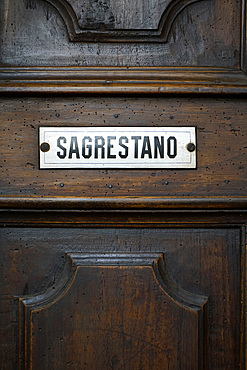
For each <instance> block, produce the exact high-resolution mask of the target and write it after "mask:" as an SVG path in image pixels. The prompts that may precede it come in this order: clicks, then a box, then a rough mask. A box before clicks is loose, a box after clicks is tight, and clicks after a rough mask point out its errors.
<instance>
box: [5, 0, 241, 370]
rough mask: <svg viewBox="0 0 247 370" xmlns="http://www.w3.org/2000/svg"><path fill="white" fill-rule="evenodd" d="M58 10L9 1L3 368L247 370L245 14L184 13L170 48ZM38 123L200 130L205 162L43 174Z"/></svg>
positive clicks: (217, 0)
mask: <svg viewBox="0 0 247 370" xmlns="http://www.w3.org/2000/svg"><path fill="white" fill-rule="evenodd" d="M70 1H71V2H73V6H75V7H77V10H80V2H79V0H78V1H76V0H70ZM52 2H53V3H54V4H55V3H57V4H58V3H59V2H60V3H61V0H49V4H48V2H47V1H44V0H13V1H10V0H2V1H0V48H1V52H0V65H1V68H0V81H1V82H0V92H1V100H0V208H1V212H0V227H1V228H0V315H1V325H0V341H1V346H0V368H1V369H3V370H5V369H6V370H7V369H8V370H9V369H13V370H16V369H18V368H19V369H25V370H27V369H33V370H35V369H39V368H40V369H42V370H43V369H48V370H49V369H67V368H74V369H90V370H94V369H95V370H98V369H101V368H102V369H107V370H108V369H115V370H117V369H118V370H120V369H122V368H125V369H129V370H132V369H133V368H136V369H137V368H141V369H143V370H151V369H152V370H153V369H168V368H171V369H172V370H173V369H174V370H175V369H186V370H187V369H208V370H209V369H210V370H211V369H212V370H216V369H217V370H218V369H227V368H229V369H234V370H235V369H239V368H240V369H241V370H244V369H245V368H246V356H245V352H246V328H245V322H246V321H245V318H246V313H245V303H246V279H245V271H246V226H245V225H246V223H247V218H246V217H247V216H246V209H247V206H246V205H247V193H246V166H247V163H246V150H247V145H246V142H247V141H246V131H247V126H246V115H247V105H246V98H245V95H244V94H245V93H246V88H247V87H246V86H247V84H246V74H245V73H246V1H245V0H241V1H240V0H239V1H237V0H236V1H233V0H225V1H222V0H203V1H197V2H194V1H189V0H188V1H187V0H185V1H181V2H179V1H178V0H174V1H173V2H171V4H173V5H174V4H175V3H176V4H179V3H183V4H185V3H186V4H187V3H191V4H190V5H189V6H187V7H186V8H184V9H183V10H182V11H181V12H180V13H179V14H178V15H177V16H176V17H175V18H174V19H173V20H172V22H170V23H172V24H170V25H171V28H170V30H169V32H168V34H167V36H168V37H167V38H166V37H164V39H163V40H162V42H161V43H160V42H159V43H156V42H155V43H152V42H146V41H147V40H146V41H145V40H144V39H142V40H141V39H139V40H138V41H140V42H126V41H128V40H126V39H124V37H123V38H122V39H121V37H120V36H117V38H116V39H115V41H117V42H112V43H111V42H109V41H110V37H109V36H111V33H110V31H111V30H112V29H111V27H110V25H109V22H110V21H111V14H109V11H108V10H109V9H108V10H107V11H108V13H107V14H108V15H107V14H106V13H97V14H92V17H91V15H90V14H91V13H90V12H91V10H90V7H91V5H92V2H89V1H86V0H84V1H83V4H86V5H88V8H89V10H88V9H87V17H86V18H87V20H86V23H85V22H84V21H85V19H84V20H83V19H82V18H81V19H80V25H81V27H82V28H83V27H91V26H92V24H94V25H97V24H98V26H99V28H101V31H102V29H105V30H106V36H107V32H108V36H107V37H108V39H107V40H105V41H108V42H107V43H104V42H96V41H97V40H95V39H94V40H91V41H92V42H80V43H79V42H71V41H70V40H69V36H68V33H67V29H66V25H65V23H64V21H63V19H62V17H61V16H60V15H59V12H58V11H56V9H55V8H54V7H53V6H52V5H51V3H52ZM63 3H64V4H65V2H63ZM113 3H114V4H115V5H116V4H120V3H121V4H125V5H126V6H125V10H126V13H124V14H122V13H121V12H120V11H119V9H120V8H119V9H117V10H116V11H115V21H116V18H117V19H118V21H117V22H118V23H117V27H122V26H123V27H127V28H128V27H129V28H131V29H132V30H131V29H130V30H129V31H131V32H132V31H133V27H134V28H136V27H137V28H138V27H139V28H140V29H141V28H142V27H144V25H145V27H146V26H147V27H148V29H149V30H151V29H152V28H153V27H156V26H155V25H157V21H158V16H160V15H161V14H158V13H160V12H161V11H160V9H161V8H160V7H161V2H160V1H158V3H159V8H156V7H155V14H154V17H152V18H148V16H149V15H148V14H147V13H146V11H145V10H144V8H142V4H144V2H141V1H139V0H138V2H137V3H138V6H137V14H138V17H139V18H137V19H136V18H135V17H134V16H135V15H134V14H133V4H134V3H132V2H131V1H129V2H126V1H124V0H121V1H120V0H117V1H116V2H113V1H111V0H109V1H108V0H107V1H106V2H105V5H106V7H107V4H108V5H109V4H113ZM168 3H170V1H168V0H167V1H166V2H165V4H166V5H168ZM66 4H68V2H66ZM95 4H96V3H95ZM145 4H149V5H150V6H151V5H153V4H154V0H149V1H146V2H145ZM162 4H163V5H164V3H163V2H162ZM98 5H99V4H98ZM101 5H102V4H101ZM163 5H162V6H163ZM131 6H132V8H131ZM151 8H152V6H151ZM157 9H159V10H157ZM143 10H144V11H143ZM116 15H117V16H116ZM141 15H142V16H141ZM89 16H90V17H91V20H90V17H89ZM108 16H109V17H110V18H109V17H108ZM171 19H172V18H171V17H170V20H171ZM90 22H91V24H90ZM110 23H111V22H110ZM98 26H97V27H98ZM107 28H108V30H107ZM142 31H143V30H142ZM139 32H141V31H140V30H139ZM114 34H115V33H114ZM116 34H118V33H117V32H116ZM118 35H119V34H118ZM163 36H164V35H163ZM100 37H101V36H100ZM107 37H106V38H107ZM118 37H119V38H118ZM101 41H102V39H101ZM129 41H133V40H129ZM134 41H137V40H134ZM156 41H157V40H156ZM158 41H161V40H158ZM163 41H167V43H165V42H163ZM103 66H104V68H103ZM158 66H159V68H158ZM120 67H121V68H120ZM6 93H7V94H6ZM16 93H17V94H16ZM92 93H93V94H94V95H92ZM188 93H189V95H188ZM33 94H35V95H33ZM117 94H118V95H117ZM124 94H125V95H124ZM127 94H128V95H127ZM130 94H131V95H130ZM172 94H173V95H172ZM186 94H187V95H186ZM210 94H214V95H210ZM42 125H43V126H44V125H48V126H80V125H82V126H95V127H99V129H100V126H111V127H113V126H138V127H157V126H161V127H163V126H196V127H197V143H198V147H197V152H198V153H197V163H198V166H197V169H196V170H179V171H174V170H145V169H144V170H138V171H137V170H133V171H129V170H128V171H127V170H83V171H81V170H76V171H72V170H71V171H63V170H57V171H50V170H48V171H47V170H43V171H41V170H39V157H38V127H39V126H42ZM163 255H164V260H163ZM86 260H87V262H85V261H86Z"/></svg>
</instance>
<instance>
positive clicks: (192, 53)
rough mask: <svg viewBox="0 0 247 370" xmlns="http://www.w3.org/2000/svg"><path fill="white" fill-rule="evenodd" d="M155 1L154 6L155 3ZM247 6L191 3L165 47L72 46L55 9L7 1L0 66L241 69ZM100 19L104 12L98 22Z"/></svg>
mask: <svg viewBox="0 0 247 370" xmlns="http://www.w3.org/2000/svg"><path fill="white" fill-rule="evenodd" d="M150 2H151V3H152V4H153V3H154V0H152V1H151V0H150ZM181 2H183V3H185V1H181ZM74 3H75V2H74ZM77 3H78V4H79V2H77ZM106 3H107V2H106ZM121 3H122V4H127V5H124V9H125V13H124V14H125V19H133V14H131V7H130V6H128V4H131V3H132V2H130V1H128V2H125V1H121ZM142 3H143V2H141V1H138V3H137V2H135V4H136V10H135V12H136V13H137V16H138V17H139V18H137V19H139V21H138V22H139V23H140V22H141V17H140V15H141V14H143V11H142V9H143V6H142ZM144 3H145V4H146V1H145V2H144ZM242 3H244V0H243V1H235V0H226V1H222V0H207V1H205V0H201V1H198V2H195V3H192V4H191V5H189V6H187V7H186V8H185V9H184V10H183V11H182V12H181V13H179V15H178V16H177V17H176V19H175V21H174V23H173V25H172V28H171V31H170V33H169V38H168V42H167V43H166V44H164V43H161V44H159V43H145V42H139V43H128V42H126V43H116V42H113V43H96V42H89V43H85V42H84V43H83V42H82V43H77V42H75V43H71V42H69V37H68V34H67V30H66V26H65V23H64V21H63V19H62V17H61V16H60V15H59V13H58V12H57V11H56V9H55V8H54V7H53V6H52V5H51V4H49V3H47V2H46V1H44V0H12V1H9V0H2V1H1V2H0V17H1V22H0V40H1V53H0V63H1V64H2V65H4V66H14V65H15V66H30V65H32V66H61V65H63V66H69V65H70V66H92V65H94V66H145V65H146V66H192V65H193V66H208V67H213V66H217V67H226V68H238V67H239V66H240V63H239V58H240V53H241V51H240V45H241V39H240V38H241V36H240V32H239V29H240V27H241V19H240V17H241V7H242ZM96 5H97V3H96ZM132 8H133V7H132ZM155 9H156V8H155ZM149 15H150V14H149ZM222 15H224V16H222ZM100 16H101V17H102V12H101V13H100V15H98V18H99V17H100ZM159 16H160V14H159ZM152 18H153V17H152ZM106 21H107V19H104V22H105V23H106ZM104 22H103V21H102V26H103V27H104Z"/></svg>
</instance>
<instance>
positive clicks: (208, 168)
mask: <svg viewBox="0 0 247 370" xmlns="http://www.w3.org/2000/svg"><path fill="white" fill-rule="evenodd" d="M246 108H247V106H246V100H245V99H243V98H235V99H233V98H232V99H231V98H227V99H222V98H219V99H212V98H210V97H209V98H204V99H200V98H194V97H193V98H188V97H186V98H180V97H167V98H139V97H136V98H130V97H128V98H127V97H126V98H116V97H104V98H93V97H92V98H90V97H85V98H83V97H74V98H72V97H66V98H65V97H57V98H52V97H40V98H34V97H26V98H24V99H22V98H5V99H2V109H1V116H0V122H1V123H0V127H1V137H0V140H1V146H0V151H1V157H0V161H1V168H0V171H1V172H0V173H1V190H0V192H1V194H0V195H1V196H2V197H4V198H2V199H1V200H2V202H1V204H2V206H4V207H8V202H9V206H11V207H15V205H16V206H17V207H20V206H24V207H25V206H27V207H31V208H32V207H36V206H37V207H38V208H41V207H45V208H46V207H48V208H53V207H54V208H56V207H60V208H61V207H62V208H63V207H64V208H66V207H69V208H70V209H72V208H73V207H75V208H77V209H83V208H84V207H85V208H90V209H93V208H94V207H95V208H97V209H99V208H101V209H103V208H104V207H107V208H110V207H111V206H112V207H113V208H114V209H118V207H119V208H121V209H124V208H125V209H126V208H128V207H131V208H135V207H136V208H143V207H144V208H145V207H147V208H149V209H150V208H156V207H158V208H161V209H162V208H175V209H176V208H177V209H178V208H180V209H185V208H186V207H188V208H190V209H192V208H193V207H194V209H196V208H201V209H202V208H204V209H206V208H207V207H212V208H214V207H215V208H217V207H218V209H220V208H225V209H227V208H228V209H230V207H231V204H232V205H233V207H236V209H237V208H240V209H241V208H242V209H244V208H245V207H246V166H247V164H246V129H247V127H246V120H245V116H246V114H247V111H246ZM42 125H43V126H44V125H45V126H49V125H50V126H61V127H62V126H78V125H81V126H95V127H100V126H109V127H111V126H128V125H129V126H137V127H138V126H139V127H145V126H148V127H152V126H154V127H156V126H160V127H163V126H173V125H174V126H186V125H189V126H196V127H197V143H198V149H197V163H198V166H197V169H196V170H178V171H171V170H154V171H150V170H145V169H143V170H134V171H131V170H83V171H80V170H70V171H63V170H53V171H51V170H42V171H40V170H39V159H38V154H39V153H38V127H39V126H42ZM138 197H139V199H136V198H138ZM142 197H143V198H145V199H146V203H145V199H144V200H143V201H142V200H141V198H142ZM187 197H188V198H189V199H186V198H187ZM207 197H208V198H207ZM123 198H126V199H123ZM169 198H170V199H169ZM203 198H204V199H203ZM193 199H195V201H193ZM197 199H198V200H197ZM231 202H233V203H231ZM18 204H19V206H18ZM100 204H101V205H100ZM145 204H146V205H145ZM193 204H194V205H193ZM208 204H212V205H211V206H210V205H209V206H208ZM213 204H214V205H213Z"/></svg>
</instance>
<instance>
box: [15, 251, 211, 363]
mask: <svg viewBox="0 0 247 370" xmlns="http://www.w3.org/2000/svg"><path fill="white" fill-rule="evenodd" d="M69 258H70V259H71V266H70V267H69V268H67V270H68V272H67V273H69V275H68V276H66V277H67V279H66V281H64V282H63V283H61V282H60V281H58V286H54V287H53V289H52V290H51V291H48V292H47V294H44V295H41V296H36V297H29V298H27V299H21V300H20V306H21V310H22V311H23V314H25V316H24V317H25V318H24V328H25V329H24V332H23V334H22V338H23V339H24V336H23V335H24V333H25V343H27V345H26V346H25V347H26V349H25V350H24V349H23V350H24V363H25V364H26V365H25V367H26V368H28V367H29V366H28V364H31V366H30V369H43V368H44V367H45V368H49V367H51V366H52V367H54V368H62V367H63V366H64V364H66V365H67V366H68V365H71V366H72V367H75V368H81V369H83V368H84V369H86V368H90V369H98V368H105V369H107V368H111V367H114V368H117V369H121V368H123V367H124V368H126V369H133V368H138V367H142V368H147V369H151V368H153V367H162V368H163V369H170V368H171V367H173V368H177V367H181V366H184V367H188V368H191V369H197V368H198V367H199V366H200V365H202V364H203V363H204V361H205V360H206V359H203V347H202V346H200V347H199V343H200V341H199V340H198V336H200V338H201V339H202V342H203V341H206V342H207V335H206V333H207V331H206V328H203V321H202V320H203V312H204V311H207V310H206V304H207V299H206V298H204V297H199V296H196V295H194V294H190V293H187V292H185V291H183V290H182V289H180V288H179V287H178V286H176V284H175V283H174V282H173V281H172V279H171V278H170V277H169V276H168V274H167V270H166V267H165V264H164V260H163V256H160V257H159V256H158V255H154V254H141V253H140V254H133V253H132V254H107V253H105V254H78V253H77V254H70V255H69ZM144 282H145V283H144ZM144 302H146V303H144ZM204 306H205V307H204ZM58 311H59V312H60V315H59V317H58V315H57V312H58ZM171 313H172V316H171ZM205 319H206V318H205ZM61 322H63V323H64V324H63V325H61V324H60V323H61ZM203 329H204V331H205V336H206V337H204V336H203V332H202V330H203ZM171 332H172V337H171V336H170V333H171ZM44 338H45V341H44ZM178 342H180V343H181V345H180V346H179V353H177V352H176V347H177V343H178ZM206 344H207V343H206ZM25 347H24V348H25ZM76 348H80V351H79V352H76ZM21 358H22V356H21ZM41 358H42V363H41V362H40V359H41ZM21 362H22V361H21ZM199 362H201V364H200V365H199Z"/></svg>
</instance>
